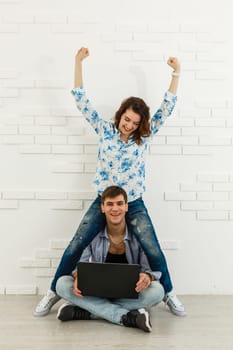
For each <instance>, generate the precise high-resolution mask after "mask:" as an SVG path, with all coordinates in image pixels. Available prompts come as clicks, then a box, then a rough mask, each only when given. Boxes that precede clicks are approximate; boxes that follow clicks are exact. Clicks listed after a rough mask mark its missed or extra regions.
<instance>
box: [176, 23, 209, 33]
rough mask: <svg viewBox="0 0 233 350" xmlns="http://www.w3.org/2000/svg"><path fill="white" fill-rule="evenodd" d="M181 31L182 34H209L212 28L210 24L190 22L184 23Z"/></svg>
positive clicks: (181, 25)
mask: <svg viewBox="0 0 233 350" xmlns="http://www.w3.org/2000/svg"><path fill="white" fill-rule="evenodd" d="M180 30H181V32H186V33H200V32H201V33H209V31H210V27H209V23H208V22H206V23H201V22H200V21H198V22H189V23H182V24H180Z"/></svg>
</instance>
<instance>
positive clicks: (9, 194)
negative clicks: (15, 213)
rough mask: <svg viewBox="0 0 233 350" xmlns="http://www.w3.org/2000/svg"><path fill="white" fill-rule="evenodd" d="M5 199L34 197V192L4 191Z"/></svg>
mask: <svg viewBox="0 0 233 350" xmlns="http://www.w3.org/2000/svg"><path fill="white" fill-rule="evenodd" d="M2 197H3V198H4V199H34V192H30V191H3V192H2Z"/></svg>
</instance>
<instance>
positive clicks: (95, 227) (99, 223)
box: [51, 197, 106, 292]
mask: <svg viewBox="0 0 233 350" xmlns="http://www.w3.org/2000/svg"><path fill="white" fill-rule="evenodd" d="M100 203H101V200H100V197H97V198H96V199H95V201H94V202H93V203H92V204H91V206H90V208H89V209H88V211H87V212H86V214H85V216H84V217H83V219H82V221H81V223H80V225H79V227H78V229H77V231H76V233H75V235H74V237H73V239H72V240H71V242H70V243H69V245H68V247H67V248H66V250H65V251H64V253H63V256H62V258H61V261H60V263H59V265H58V267H57V271H56V273H55V276H54V278H53V281H52V283H51V290H52V291H54V292H55V290H56V283H57V280H58V278H59V277H61V276H64V275H69V274H70V273H71V272H72V271H73V270H74V268H75V264H76V263H77V261H78V260H79V258H80V256H81V255H82V252H83V250H84V249H85V248H86V246H87V245H88V244H89V243H90V242H91V241H92V240H93V238H94V237H95V236H96V235H97V233H98V232H100V231H101V230H103V229H104V227H105V223H106V221H105V216H104V215H103V214H102V212H101V207H100Z"/></svg>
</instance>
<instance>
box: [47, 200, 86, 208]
mask: <svg viewBox="0 0 233 350" xmlns="http://www.w3.org/2000/svg"><path fill="white" fill-rule="evenodd" d="M51 209H53V210H82V209H83V202H82V201H80V200H67V201H56V202H53V203H51Z"/></svg>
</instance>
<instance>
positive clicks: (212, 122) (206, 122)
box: [195, 118, 225, 128]
mask: <svg viewBox="0 0 233 350" xmlns="http://www.w3.org/2000/svg"><path fill="white" fill-rule="evenodd" d="M195 126H203V127H208V128H210V127H218V128H221V127H224V126H225V120H224V119H213V118H205V119H195Z"/></svg>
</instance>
